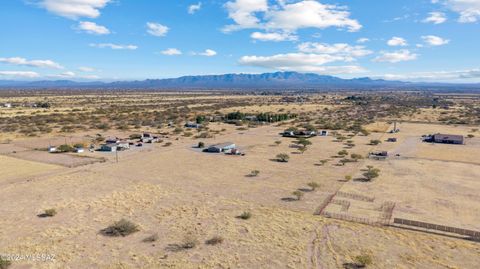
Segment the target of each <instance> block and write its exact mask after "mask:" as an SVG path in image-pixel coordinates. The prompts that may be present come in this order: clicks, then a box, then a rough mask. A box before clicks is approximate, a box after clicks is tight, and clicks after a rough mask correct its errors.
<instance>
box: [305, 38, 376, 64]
mask: <svg viewBox="0 0 480 269" xmlns="http://www.w3.org/2000/svg"><path fill="white" fill-rule="evenodd" d="M298 50H299V51H300V52H304V53H315V54H331V55H338V56H342V57H344V61H354V60H355V59H356V58H358V57H364V56H367V55H369V54H372V53H373V52H372V51H371V50H367V49H365V47H364V46H351V45H349V44H346V43H337V44H325V43H313V42H305V43H301V44H300V45H298Z"/></svg>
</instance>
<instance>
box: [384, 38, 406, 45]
mask: <svg viewBox="0 0 480 269" xmlns="http://www.w3.org/2000/svg"><path fill="white" fill-rule="evenodd" d="M387 44H388V45H389V46H392V47H397V46H401V47H404V46H407V45H408V44H407V40H405V39H404V38H401V37H398V36H394V37H392V38H391V39H390V40H388V42H387Z"/></svg>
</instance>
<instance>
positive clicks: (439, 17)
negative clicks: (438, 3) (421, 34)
mask: <svg viewBox="0 0 480 269" xmlns="http://www.w3.org/2000/svg"><path fill="white" fill-rule="evenodd" d="M428 15H429V16H428V17H427V18H425V19H424V20H423V22H425V23H433V24H442V23H444V22H446V21H447V17H446V15H445V13H443V12H430V13H428Z"/></svg>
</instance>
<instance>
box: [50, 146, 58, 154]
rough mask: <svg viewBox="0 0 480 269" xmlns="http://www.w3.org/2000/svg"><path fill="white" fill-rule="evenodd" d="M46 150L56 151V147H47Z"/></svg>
mask: <svg viewBox="0 0 480 269" xmlns="http://www.w3.org/2000/svg"><path fill="white" fill-rule="evenodd" d="M48 152H50V153H54V152H57V147H54V146H50V147H48Z"/></svg>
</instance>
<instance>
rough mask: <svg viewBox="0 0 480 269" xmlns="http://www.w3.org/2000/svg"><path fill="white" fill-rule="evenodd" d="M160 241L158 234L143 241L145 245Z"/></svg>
mask: <svg viewBox="0 0 480 269" xmlns="http://www.w3.org/2000/svg"><path fill="white" fill-rule="evenodd" d="M157 240H158V233H155V234H152V235H150V236H149V237H146V238H145V239H143V242H145V243H152V242H155V241H157Z"/></svg>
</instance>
